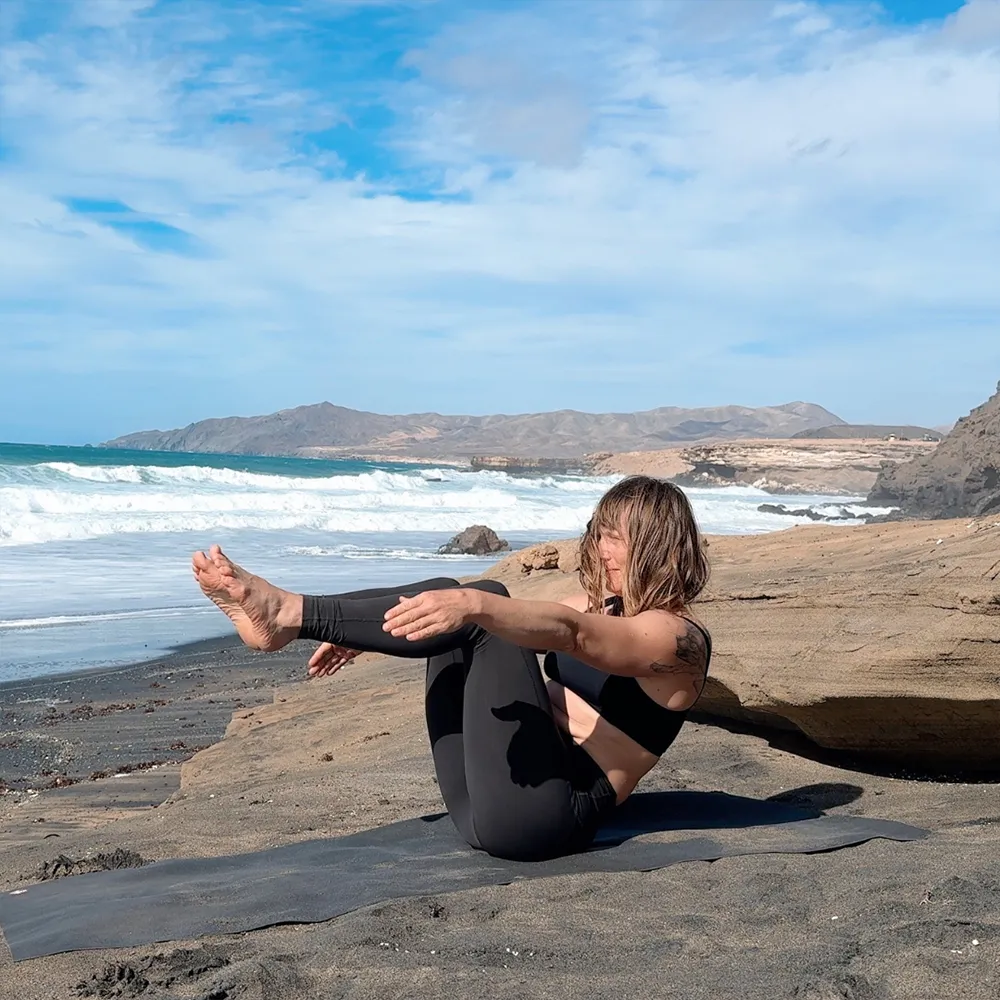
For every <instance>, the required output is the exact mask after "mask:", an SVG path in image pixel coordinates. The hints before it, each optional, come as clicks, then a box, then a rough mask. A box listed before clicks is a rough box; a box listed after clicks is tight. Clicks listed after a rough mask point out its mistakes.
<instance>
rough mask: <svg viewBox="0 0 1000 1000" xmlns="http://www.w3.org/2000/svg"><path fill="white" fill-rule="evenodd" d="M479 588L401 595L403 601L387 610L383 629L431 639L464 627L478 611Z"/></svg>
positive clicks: (411, 639)
mask: <svg viewBox="0 0 1000 1000" xmlns="http://www.w3.org/2000/svg"><path fill="white" fill-rule="evenodd" d="M480 596H481V595H480V593H479V591H477V590H462V589H461V588H459V587H453V588H451V589H449V590H429V591H427V592H426V593H424V594H417V596H416V597H401V598H400V599H399V604H397V605H396V606H395V607H393V608H389V610H388V611H387V612H386V613H385V624H384V625H383V626H382V629H383V631H385V632H389V633H391V634H392V635H393V636H394V637H395V638H397V639H399V638H402V637H403V636H405V637H406V638H407V639H409V640H410V641H411V642H416V641H417V640H418V639H430V638H431V637H433V636H435V635H445V634H447V633H448V632H454V631H456V629H460V628H461V627H462V626H463V625H465V624H466V622H468V621H469V619H470V618H471V617H472V616H473V615H474V614H475V613H476V607H477V601H478V599H479V597H480Z"/></svg>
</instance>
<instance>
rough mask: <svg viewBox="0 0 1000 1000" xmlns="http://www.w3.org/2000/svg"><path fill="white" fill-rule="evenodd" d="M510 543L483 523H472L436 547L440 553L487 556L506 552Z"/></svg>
mask: <svg viewBox="0 0 1000 1000" xmlns="http://www.w3.org/2000/svg"><path fill="white" fill-rule="evenodd" d="M509 548H510V544H509V543H508V542H507V541H505V540H504V539H503V538H500V537H499V536H498V535H497V533H496V532H495V531H494V530H493V529H492V528H488V527H487V526H486V525H485V524H473V525H470V526H469V527H468V528H466V529H465V530H464V531H460V532H459V533H458V534H457V535H455V537H454V538H452V539H451V540H450V541H448V542H445V544H444V545H442V546H441V548H439V549H438V553H439V554H440V555H446V556H447V555H463V556H488V555H492V554H493V553H494V552H506V551H507V550H508V549H509Z"/></svg>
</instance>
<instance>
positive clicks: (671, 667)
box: [649, 621, 708, 687]
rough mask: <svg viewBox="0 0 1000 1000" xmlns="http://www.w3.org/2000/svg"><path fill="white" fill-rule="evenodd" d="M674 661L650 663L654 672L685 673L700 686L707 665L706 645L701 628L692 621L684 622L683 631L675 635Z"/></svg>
mask: <svg viewBox="0 0 1000 1000" xmlns="http://www.w3.org/2000/svg"><path fill="white" fill-rule="evenodd" d="M675 655H676V658H677V662H676V663H651V664H650V665H649V669H650V670H651V671H652V672H653V673H654V674H660V675H663V674H687V675H688V676H690V677H693V678H696V684H698V686H699V687H700V683H701V681H702V680H703V679H704V674H705V670H706V668H707V666H708V647H707V645H706V643H705V636H704V634H703V633H702V631H701V629H700V628H698V626H697V625H695V624H694V623H693V622H689V621H685V622H684V632H683V633H682V634H681V635H679V636H677V652H676V654H675Z"/></svg>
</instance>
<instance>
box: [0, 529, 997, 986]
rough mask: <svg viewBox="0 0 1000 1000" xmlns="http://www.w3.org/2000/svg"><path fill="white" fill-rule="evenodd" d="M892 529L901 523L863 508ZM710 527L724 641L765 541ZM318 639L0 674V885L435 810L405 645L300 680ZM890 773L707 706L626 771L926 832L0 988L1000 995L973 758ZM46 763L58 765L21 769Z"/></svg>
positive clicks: (198, 949)
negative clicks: (12, 679) (645, 767)
mask: <svg viewBox="0 0 1000 1000" xmlns="http://www.w3.org/2000/svg"><path fill="white" fill-rule="evenodd" d="M893 528H895V529H897V530H900V531H905V530H906V529H911V528H912V526H906V525H903V526H888V527H887V526H883V527H882V528H881V529H879V530H881V531H883V532H885V531H887V530H892V529H893ZM873 530H875V529H873V528H848V529H827V528H815V529H810V528H803V529H794V530H793V531H791V532H784V533H780V534H779V535H775V536H772V539H773V541H770V542H768V541H767V540H759V539H758V540H756V541H755V542H754V543H753V544H755V545H757V546H758V547H760V546H765V547H766V546H768V545H770V546H771V548H772V549H775V550H778V549H780V548H781V547H784V548H786V549H787V548H788V546H789V544H790V541H791V540H792V539H793V536H794V537H795V538H797V539H798V541H799V543H801V544H805V545H806V546H807V550H808V546H809V545H812V546H813V547H814V548H815V539H814V538H812V536H811V535H810V534H809V533H814V534H815V535H816V536H817V537H825V536H823V534H822V533H824V532H826V533H829V532H831V531H835V532H843V534H840V535H838V536H837V537H839V538H842V539H843V543H842V544H844V545H847V544H848V542H849V538H850V537H851V536H849V534H848V533H853V538H854V539H855V544H856V545H857V546H858V547H862V548H863V547H864V546H866V545H867V544H868V542H869V540H870V538H871V535H870V534H868V535H866V534H865V532H869V533H870V532H872V531H873ZM710 541H711V542H712V545H713V547H714V549H715V551H716V555H715V556H714V558H715V561H716V578H717V582H716V583H715V584H714V590H713V592H712V593H713V595H715V597H716V600H715V601H714V604H715V606H714V607H713V602H712V596H711V595H710V599H709V602H708V603H707V604H706V605H705V610H704V613H705V616H706V618H707V619H708V620H709V621H710V623H711V624H712V626H713V628H714V629H715V630H716V634H717V641H718V644H719V648H720V650H722V651H725V650H726V649H727V647H729V648H730V649H731V650H732V649H733V648H734V647H735V643H734V642H733V640H732V638H731V637H727V636H726V635H725V632H724V631H723V629H722V627H721V625H722V622H721V619H722V618H724V614H725V607H726V602H724V601H719V600H718V599H717V598H718V595H720V594H723V595H724V594H725V593H726V592H727V588H728V589H731V587H730V584H731V583H732V582H733V580H734V579H736V578H737V577H738V576H739V574H743V576H744V577H749V578H752V577H753V574H754V572H755V571H754V568H753V565H747V563H751V564H752V563H754V562H757V561H759V560H757V559H749V560H748V559H745V558H744V559H743V560H742V563H741V560H740V559H739V558H738V557H737V555H738V553H739V551H740V548H741V546H745V545H746V544H750V540H740V539H727V540H725V544H724V545H723V544H722V543H721V542H719V541H718V540H715V539H712V540H710ZM886 544H887V545H889V547H890V548H891V546H892V544H894V543H893V539H892V537H890V538H889V541H888V542H887V543H886ZM955 544H960V542H959V541H956V542H955ZM726 546H729V547H730V549H732V551H728V552H727V551H724V549H725V547H726ZM554 548H558V547H554ZM544 551H545V549H544V547H539V549H538V550H537V551H536V553H535V556H534V557H533V556H531V555H530V554H529V555H525V554H524V553H516V554H514V555H513V556H511V557H510V558H509V559H507V560H506V561H505V562H504V563H501V564H500V565H499V566H498V567H496V568H495V569H494V570H493V571H491V572H490V574H489V575H492V576H498V577H500V578H502V579H506V580H507V581H508V582H509V584H510V585H511V587H512V589H513V590H514V591H515V593H517V592H520V593H524V594H526V595H528V594H530V595H532V596H543V595H548V596H559V595H560V594H561V593H562V592H565V591H567V590H568V589H570V588H571V587H572V586H573V579H574V578H573V573H572V572H571V565H572V564H571V561H570V560H567V559H566V558H563V559H562V565H561V566H560V567H557V568H553V569H540V568H539V569H534V570H532V571H531V572H528V573H526V572H524V565H523V564H524V562H525V561H528V562H529V563H530V561H531V558H535V562H536V563H537V564H538V565H539V566H542V565H545V559H544V558H539V557H537V552H542V553H543V555H544ZM775 558H779V557H778V556H775ZM840 558H841V559H843V554H841V557H840ZM550 561H551V560H550ZM772 569H773V566H772ZM734 573H735V574H736V575H737V577H734V576H733V574H734ZM990 622H991V623H993V624H995V622H996V619H995V618H991V619H990ZM998 638H1000V637H998ZM311 648H312V644H311V643H306V642H296V643H293V644H292V645H291V646H289V647H287V648H286V649H285V650H283V651H281V652H280V653H278V654H272V655H262V654H254V653H251V652H248V651H245V650H243V649H242V647H238V646H237V645H236V644H235V643H234V642H233V641H231V640H224V641H218V642H215V643H208V644H203V645H200V646H196V647H193V648H191V649H187V650H183V651H179V652H178V653H177V654H176V655H175V656H173V657H168V658H165V659H161V660H159V661H156V662H154V663H150V664H144V665H139V666H136V667H132V668H125V669H120V670H117V671H113V672H107V673H105V674H102V675H100V676H96V675H95V676H89V677H88V676H86V675H81V676H78V677H75V678H63V679H49V680H45V681H36V682H33V683H31V684H21V685H19V686H12V685H9V686H7V688H5V689H2V690H0V711H2V712H3V718H4V723H3V727H4V731H5V733H8V735H6V736H5V737H4V741H5V743H7V744H10V743H11V742H14V743H16V745H15V746H9V745H8V746H6V747H5V749H4V754H5V757H4V759H5V761H7V760H13V761H14V762H15V766H14V767H13V771H12V773H11V775H10V777H7V778H6V780H7V782H8V784H9V785H10V786H11V787H12V789H13V790H10V791H8V792H7V794H5V795H3V796H0V852H2V856H3V858H4V864H3V867H2V875H0V888H2V889H3V890H7V891H13V890H16V889H17V888H18V887H20V886H24V885H27V884H31V883H32V882H35V881H37V880H38V879H40V878H48V877H53V876H65V875H70V874H77V873H81V872H87V871H92V870H95V869H100V868H102V867H114V866H116V865H130V864H140V863H142V862H144V861H156V860H163V859H167V858H180V857H208V856H214V855H219V854H232V853H239V852H248V851H256V850H260V849H263V848H266V847H271V846H276V845H281V844H288V843H292V842H295V841H301V840H309V839H313V838H325V837H336V836H339V835H343V834H348V833H353V832H356V831H361V830H366V829H370V828H374V827H378V826H382V825H384V824H387V823H390V822H393V821H396V820H400V819H405V818H409V817H416V816H420V815H425V814H430V813H436V812H439V811H440V808H441V803H440V798H439V796H438V794H437V788H436V784H435V779H434V775H433V769H432V766H431V760H430V755H429V752H428V745H427V738H426V735H425V732H424V729H423V722H422V693H423V691H422V688H423V685H422V669H421V665H420V664H418V663H416V662H413V661H401V660H390V659H387V658H381V657H375V656H365V657H362V658H360V659H359V660H358V661H357V662H356V663H355V664H353V665H352V666H350V667H349V668H348V669H346V670H345V671H343V672H342V673H341V674H340V675H338V676H335V677H333V678H329V679H324V680H321V681H304V680H301V678H302V677H303V676H304V665H305V661H306V659H307V657H308V654H309V651H310V649H311ZM723 655H724V654H723ZM35 699H42V700H40V701H39V700H35ZM159 702H163V704H159ZM49 703H51V704H49ZM133 705H134V706H135V707H134V708H133V707H131V706H133ZM150 707H152V709H153V710H152V711H147V709H148V708H150ZM11 731H16V735H14V736H13V737H12V736H10V735H9V733H10V732H11ZM199 746H205V748H204V749H200V750H198V751H197V752H196V753H193V754H192V751H193V750H195V749H196V748H197V747H199ZM154 762H155V763H154ZM135 765H143V766H140V767H138V768H137V769H135V770H131V768H132V767H135ZM8 766H10V765H8ZM43 772H48V773H43ZM101 773H105V774H110V775H113V776H105V777H100V776H98V775H100V774H101ZM898 773H899V771H898V769H897V770H894V769H893V768H892V767H886V766H876V765H875V764H874V763H873V764H872V766H869V767H865V766H864V762H863V761H862V762H861V763H859V762H858V760H857V759H855V758H853V757H851V758H848V757H847V756H846V755H844V754H840V755H838V754H837V753H836V752H834V751H830V750H829V749H827V750H823V749H822V748H820V747H818V746H816V745H815V744H814V743H812V742H811V741H809V740H807V739H804V738H803V737H802V735H801V733H796V732H791V731H789V730H787V729H785V730H782V729H779V728H773V727H772V728H762V727H755V726H754V725H752V724H750V723H747V722H740V721H736V720H732V719H731V720H725V719H721V718H719V717H716V718H713V719H709V718H705V717H704V716H699V718H698V721H693V722H690V723H689V724H688V725H687V726H686V727H685V729H684V730H683V731H682V734H681V737H680V738H679V739H678V741H677V743H676V744H675V745H674V746H673V747H671V749H670V751H669V753H668V754H667V755H666V756H665V757H664V759H663V760H662V761H661V763H660V764H659V765H658V766H657V767H656V768H655V769H654V770H653V772H652V773H651V774H650V775H649V776H648V777H647V779H646V780H645V782H644V783H643V789H644V790H647V791H659V790H669V789H697V790H704V791H711V790H722V791H727V792H731V793H733V794H739V795H745V796H752V797H755V798H759V799H770V800H775V801H781V802H788V803H791V804H798V805H806V806H812V807H814V808H817V809H820V810H823V811H825V812H826V813H828V814H832V815H837V814H847V815H860V816H871V817H877V818H882V819H891V820H899V821H902V822H906V823H911V824H914V825H917V826H921V827H925V828H927V829H929V830H930V831H932V836H931V837H929V838H928V839H927V840H924V841H920V842H915V843H895V842H890V841H885V840H873V841H869V842H867V843H864V844H861V845H858V846H855V847H850V848H845V849H841V850H836V851H832V852H828V853H821V854H808V855H779V854H763V855H759V856H751V857H738V858H728V859H723V860H720V861H716V862H713V863H706V862H691V863H687V864H680V865H676V866H673V867H670V868H666V869H663V870H660V871H655V872H649V873H639V872H635V873H625V874H614V875H611V874H605V875H596V876H595V875H588V876H583V875H576V876H563V877H559V878H552V879H539V880H537V881H531V882H524V883H518V884H513V885H508V886H498V887H487V888H477V889H470V890H467V891H464V892H458V893H451V894H441V895H439V896H421V897H418V898H409V899H403V900H396V901H392V902H387V903H384V904H381V905H376V906H372V907H367V908H365V909H363V910H359V911H356V912H353V913H349V914H347V915H345V916H342V917H339V918H337V919H334V920H330V921H327V922H324V923H319V924H310V925H290V926H284V927H275V928H271V929H267V930H262V931H254V932H251V933H248V934H240V935H232V936H224V937H213V938H208V939H203V940H199V941H177V942H171V943H169V944H161V945H155V946H149V947H145V948H135V949H127V950H117V951H92V952H76V953H72V954H63V955H57V956H54V957H50V958H41V959H35V960H29V961H24V962H20V963H16V964H14V963H12V962H11V959H10V956H9V954H7V953H6V952H5V951H4V954H3V957H2V958H0V997H3V998H4V1000H6V998H8V997H10V998H12V1000H13V998H18V1000H23V998H26V997H28V998H32V1000H33V998H36V997H37V998H48V997H53V998H54V997H66V996H99V997H131V996H143V997H150V998H154V997H155V998H166V997H171V998H181V997H191V998H201V1000H208V998H210V997H211V998H222V997H224V998H230V997H234V998H235V997H259V998H262V1000H264V998H283V997H288V998H293V997H294V998H299V997H376V996H377V997H440V996H462V997H466V996H468V997H479V996H482V997H487V996H489V997H493V996H496V995H505V996H526V997H570V996H575V995H578V994H580V993H584V992H586V993H587V994H588V995H592V996H599V997H608V998H612V997H622V996H648V997H684V998H689V997H690V998H697V997H719V996H727V997H728V996H734V997H761V998H764V997H767V998H786V997H787V998H797V1000H845V998H850V1000H923V998H926V1000H939V998H951V997H954V998H960V997H961V998H977V1000H978V998H983V1000H986V998H989V997H994V996H996V995H997V992H998V988H1000V978H998V974H1000V917H998V914H1000V881H998V879H997V876H996V862H995V859H996V854H997V850H998V841H1000V817H998V809H997V804H996V787H997V786H996V784H995V783H994V782H993V781H991V780H988V776H987V777H986V778H984V777H982V775H980V776H979V777H978V778H977V779H976V780H962V779H963V776H962V775H961V774H959V775H952V776H951V779H950V780H947V781H943V780H926V779H924V780H919V779H914V778H901V777H899V776H898ZM59 776H65V777H64V778H62V779H61V780H62V781H66V780H74V779H76V780H75V783H73V784H68V785H66V786H65V787H48V788H45V790H42V791H37V789H40V788H43V787H44V786H45V785H49V786H51V785H53V784H58V783H59V782H57V781H56V778H58V777H59ZM29 788H30V789H33V790H32V791H28V789H29Z"/></svg>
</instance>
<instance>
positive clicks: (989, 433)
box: [869, 384, 1000, 518]
mask: <svg viewBox="0 0 1000 1000" xmlns="http://www.w3.org/2000/svg"><path fill="white" fill-rule="evenodd" d="M869 500H870V501H871V502H872V503H875V504H882V505H885V506H895V507H899V508H900V513H901V514H902V515H903V516H908V517H920V518H948V517H975V516H978V515H982V514H995V513H997V512H1000V384H998V385H997V391H996V393H995V394H994V395H993V396H991V397H990V398H989V399H988V400H987V401H986V402H985V403H983V405H982V406H979V407H977V408H976V409H974V410H973V411H972V412H971V413H970V414H969V415H968V416H967V417H963V418H962V419H961V420H959V421H958V423H957V424H956V425H955V426H954V428H953V429H952V430H951V431H950V432H949V434H948V435H947V436H946V437H945V439H944V440H943V441H942V442H941V443H940V444H939V445H938V446H937V448H936V449H935V450H934V451H933V453H931V454H929V455H925V456H922V457H920V458H917V459H914V460H913V461H911V462H907V463H905V464H902V465H895V466H886V467H885V468H883V469H882V471H881V472H880V473H879V476H878V478H877V480H876V482H875V484H874V486H873V487H872V491H871V493H870V495H869Z"/></svg>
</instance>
